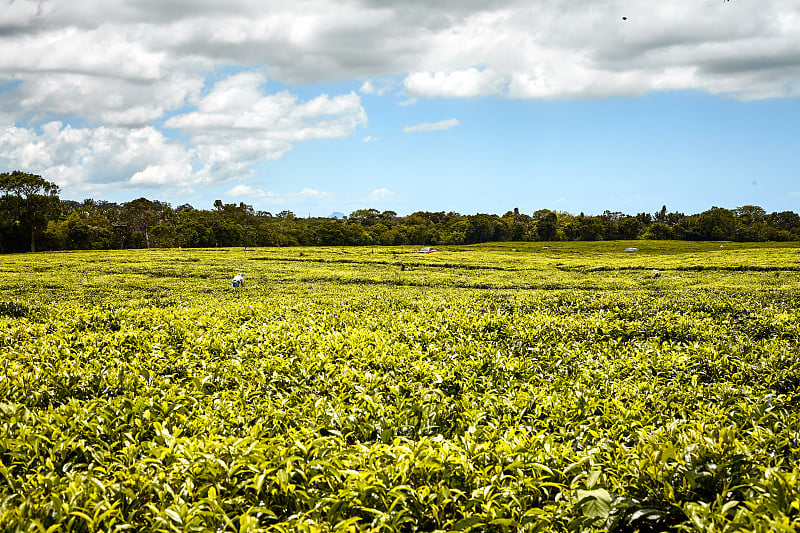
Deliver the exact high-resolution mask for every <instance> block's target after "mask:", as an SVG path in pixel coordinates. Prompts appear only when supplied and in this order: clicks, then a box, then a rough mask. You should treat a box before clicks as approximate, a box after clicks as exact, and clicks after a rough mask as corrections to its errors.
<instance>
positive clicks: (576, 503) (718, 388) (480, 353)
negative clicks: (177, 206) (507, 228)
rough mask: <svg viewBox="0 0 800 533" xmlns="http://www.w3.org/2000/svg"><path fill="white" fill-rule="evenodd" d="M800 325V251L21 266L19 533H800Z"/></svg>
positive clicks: (5, 300) (4, 499)
mask: <svg viewBox="0 0 800 533" xmlns="http://www.w3.org/2000/svg"><path fill="white" fill-rule="evenodd" d="M628 247H636V248H638V251H635V252H625V251H624V250H625V248H628ZM654 269H657V270H658V271H659V275H657V276H656V275H654V272H653V270H654ZM238 272H244V273H245V275H246V278H245V279H246V281H245V286H244V287H242V288H238V289H234V288H233V287H232V286H231V282H230V280H231V278H232V277H233V275H234V274H236V273H238ZM798 309H800V246H798V245H794V246H791V245H779V244H735V243H684V242H674V241H671V242H658V241H653V242H647V241H636V242H604V243H552V244H549V245H545V244H542V243H516V244H514V243H511V244H503V245H486V246H478V247H452V248H445V249H442V250H441V251H439V252H437V253H432V254H418V253H414V249H412V248H408V247H406V248H405V249H402V248H380V247H376V248H345V249H339V248H304V249H301V248H290V249H279V248H271V249H249V250H243V249H204V250H197V249H193V250H188V249H185V250H135V251H130V250H129V251H104V252H64V253H47V254H24V255H6V256H0V531H4V532H12V531H30V532H55V531H62V532H67V531H69V532H73V531H78V532H80V531H135V532H140V531H145V532H147V531H165V532H166V531H175V532H183V531H198V532H201V531H208V532H223V531H234V532H248V531H275V532H282V531H286V532H288V531H308V532H317V531H319V532H328V531H375V532H393V531H402V532H413V531H474V532H483V531H497V532H504V531H509V532H512V531H513V532H516V531H527V532H533V531H541V532H548V531H571V532H592V531H598V532H599V531H609V532H612V533H632V532H636V531H640V532H659V531H694V532H701V531H702V532H706V531H714V532H734V531H735V532H776V531H777V532H795V531H800V347H799V346H800V344H799V343H798V340H800V311H798Z"/></svg>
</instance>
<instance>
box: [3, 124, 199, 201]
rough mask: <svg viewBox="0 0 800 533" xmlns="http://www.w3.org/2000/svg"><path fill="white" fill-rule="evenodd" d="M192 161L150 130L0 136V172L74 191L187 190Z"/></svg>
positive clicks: (55, 128)
mask: <svg viewBox="0 0 800 533" xmlns="http://www.w3.org/2000/svg"><path fill="white" fill-rule="evenodd" d="M191 157H192V154H191V152H190V151H187V150H186V148H185V147H184V146H183V145H181V144H180V143H177V142H175V141H171V140H169V139H167V138H166V137H164V135H163V134H162V133H161V132H159V131H158V130H156V129H155V128H153V127H145V128H137V129H122V128H108V127H99V128H74V127H72V126H70V125H64V124H62V123H61V122H48V123H45V124H43V125H42V127H41V133H36V132H35V131H33V130H31V129H27V128H19V127H15V126H9V127H6V128H4V129H2V130H0V166H2V167H5V168H22V169H26V170H29V171H32V172H35V173H37V174H41V175H42V176H45V177H46V178H47V179H50V180H52V181H55V182H56V183H58V185H60V186H61V187H63V188H66V189H69V190H75V191H81V190H86V189H89V188H96V184H99V183H103V184H106V185H114V186H117V187H130V186H136V185H159V186H167V185H168V186H171V187H188V186H189V185H191V183H193V181H194V180H193V178H194V177H193V175H192V164H191Z"/></svg>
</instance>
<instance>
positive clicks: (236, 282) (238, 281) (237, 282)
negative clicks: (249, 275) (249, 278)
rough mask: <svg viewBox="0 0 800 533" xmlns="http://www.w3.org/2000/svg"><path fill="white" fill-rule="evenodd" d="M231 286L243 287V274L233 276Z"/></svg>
mask: <svg viewBox="0 0 800 533" xmlns="http://www.w3.org/2000/svg"><path fill="white" fill-rule="evenodd" d="M233 286H234V287H244V274H242V273H241V272H240V273H239V274H236V275H235V276H233Z"/></svg>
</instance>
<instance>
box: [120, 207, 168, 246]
mask: <svg viewBox="0 0 800 533" xmlns="http://www.w3.org/2000/svg"><path fill="white" fill-rule="evenodd" d="M159 207H160V204H159V203H158V202H152V201H150V200H148V199H147V198H138V199H136V200H133V201H130V202H128V203H126V204H124V205H123V207H122V212H121V213H120V217H121V219H122V222H123V224H126V225H127V226H128V227H129V228H130V229H131V230H133V231H138V232H140V233H141V234H142V235H144V240H145V243H146V244H147V247H148V248H150V228H152V227H153V226H154V225H155V224H156V222H158V220H159V213H160V211H161V210H160V209H159ZM140 242H141V241H140Z"/></svg>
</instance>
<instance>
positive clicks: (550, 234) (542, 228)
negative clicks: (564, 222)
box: [533, 209, 558, 241]
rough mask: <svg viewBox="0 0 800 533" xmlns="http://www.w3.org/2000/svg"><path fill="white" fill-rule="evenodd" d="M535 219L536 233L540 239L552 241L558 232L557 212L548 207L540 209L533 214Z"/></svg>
mask: <svg viewBox="0 0 800 533" xmlns="http://www.w3.org/2000/svg"><path fill="white" fill-rule="evenodd" d="M533 218H534V219H536V235H537V236H538V238H539V240H540V241H554V240H555V239H556V235H557V232H558V214H556V212H555V211H550V210H549V209H540V210H538V211H536V212H535V213H534V214H533Z"/></svg>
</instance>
